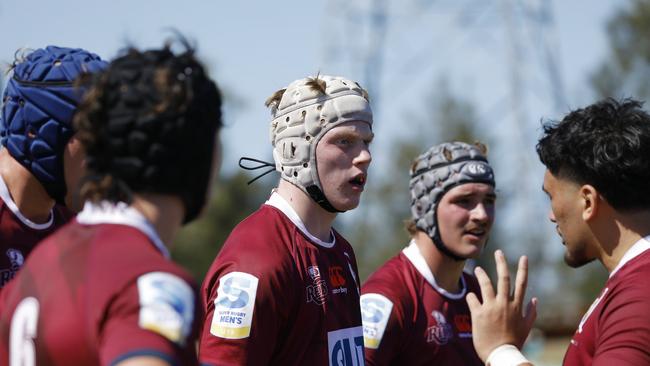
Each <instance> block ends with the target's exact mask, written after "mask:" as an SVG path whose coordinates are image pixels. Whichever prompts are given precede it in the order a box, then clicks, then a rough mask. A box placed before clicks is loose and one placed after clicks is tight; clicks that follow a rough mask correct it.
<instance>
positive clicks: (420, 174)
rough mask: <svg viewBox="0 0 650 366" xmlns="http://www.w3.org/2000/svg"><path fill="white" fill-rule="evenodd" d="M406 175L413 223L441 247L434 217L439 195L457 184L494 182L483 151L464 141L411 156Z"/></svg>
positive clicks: (448, 143) (440, 197)
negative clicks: (410, 164) (409, 168)
mask: <svg viewBox="0 0 650 366" xmlns="http://www.w3.org/2000/svg"><path fill="white" fill-rule="evenodd" d="M410 175H411V180H410V183H409V188H410V193H411V214H412V216H413V220H414V221H415V225H416V227H417V228H418V229H420V230H422V231H424V232H426V233H427V234H428V235H429V236H430V237H431V238H432V239H433V241H434V243H435V244H436V246H438V247H439V248H440V246H442V247H444V243H442V241H441V240H440V233H439V230H438V228H437V217H436V215H437V205H438V203H439V202H440V200H441V199H442V196H443V195H444V194H445V193H446V192H447V191H449V190H450V189H451V188H453V187H455V186H457V185H460V184H465V183H485V184H489V185H491V186H493V187H494V185H495V182H494V172H493V171H492V167H491V166H490V164H489V163H488V161H487V158H486V157H485V155H484V153H483V152H482V151H481V149H479V147H478V146H474V145H469V144H466V143H464V142H447V143H443V144H440V145H436V146H433V147H432V148H430V149H429V150H428V151H427V152H425V153H424V154H422V155H420V156H418V157H417V158H416V159H415V161H414V162H413V165H412V167H411V172H410Z"/></svg>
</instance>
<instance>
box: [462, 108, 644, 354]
mask: <svg viewBox="0 0 650 366" xmlns="http://www.w3.org/2000/svg"><path fill="white" fill-rule="evenodd" d="M537 153H538V155H539V158H540V160H541V161H542V163H543V164H544V165H545V166H546V173H545V175H544V184H543V189H544V192H546V194H547V195H548V197H549V198H550V201H551V210H550V214H549V219H550V220H551V221H552V222H553V223H554V224H555V225H556V228H557V232H558V234H559V235H560V238H561V239H562V243H563V244H564V246H565V252H564V261H565V262H566V263H567V264H568V265H569V266H571V267H574V268H577V267H580V266H583V265H585V264H587V263H590V262H592V261H594V260H598V261H599V262H600V263H601V265H602V266H603V267H605V269H606V270H607V271H608V272H609V278H608V279H607V282H606V283H605V284H604V287H603V289H602V291H601V292H600V295H599V296H598V297H597V298H596V299H595V300H594V302H593V303H592V305H591V306H590V308H589V309H588V310H587V312H586V313H585V314H584V316H583V317H582V320H581V321H580V323H579V324H578V328H577V329H576V331H575V333H574V335H573V338H572V339H571V343H570V344H569V345H568V349H567V352H566V354H565V356H564V362H563V363H564V365H566V366H578V365H648V364H650V348H648V344H650V317H648V307H650V282H649V281H648V278H649V277H650V250H648V249H650V241H649V240H650V237H649V236H648V235H650V195H648V188H647V185H648V181H650V159H648V157H649V156H650V115H648V113H647V112H646V111H644V110H643V109H642V104H641V102H639V101H636V100H632V99H625V100H620V101H618V100H614V99H606V100H602V101H599V102H597V103H595V104H593V105H590V106H588V107H585V108H581V109H577V110H574V111H572V112H570V113H569V114H568V115H566V116H565V117H564V119H562V120H561V121H560V122H557V123H555V122H551V123H547V124H545V125H544V135H543V136H542V138H541V139H540V140H539V143H538V144H537ZM496 258H497V270H498V273H499V281H498V284H497V291H496V293H495V291H494V289H493V288H492V285H491V284H490V281H489V279H488V278H487V276H486V275H485V272H483V271H482V270H481V269H478V270H477V272H476V275H477V276H478V278H479V282H480V284H481V293H482V295H483V303H482V304H481V303H480V302H479V300H478V299H476V298H475V297H473V296H468V298H467V301H468V303H469V306H470V309H471V311H472V325H473V327H474V344H475V346H476V350H477V352H478V354H479V356H481V358H482V359H483V360H486V361H487V362H488V363H489V364H491V365H492V366H502V365H519V364H523V365H526V364H530V363H529V362H528V361H527V360H526V359H525V358H524V357H523V355H522V354H521V352H520V351H519V350H518V348H519V347H520V346H521V344H522V343H523V338H525V337H526V335H527V334H528V331H529V330H530V327H531V326H532V320H533V319H534V314H535V309H534V306H529V307H528V312H527V315H525V316H524V315H523V314H522V310H523V308H524V306H523V303H524V293H525V285H526V279H527V262H526V259H525V258H522V259H521V260H520V263H519V269H518V272H517V278H516V280H515V290H514V294H512V296H510V295H511V294H510V293H509V291H510V286H509V281H510V279H509V275H508V271H507V265H506V262H505V257H504V255H503V253H500V252H499V253H497V254H496Z"/></svg>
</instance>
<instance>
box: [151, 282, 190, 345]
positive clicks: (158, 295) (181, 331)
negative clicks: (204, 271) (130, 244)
mask: <svg viewBox="0 0 650 366" xmlns="http://www.w3.org/2000/svg"><path fill="white" fill-rule="evenodd" d="M138 295H139V298H140V317H139V320H138V325H139V326H140V327H141V328H143V329H147V330H150V331H152V332H156V333H158V334H160V335H162V336H164V337H165V338H167V339H169V340H170V341H172V342H175V343H178V344H181V345H183V344H185V340H186V339H187V336H188V335H189V334H190V332H191V330H192V323H193V322H194V301H195V299H194V291H193V290H192V288H191V287H190V285H188V284H187V283H186V282H185V281H184V280H182V279H181V278H180V277H178V276H175V275H173V274H171V273H166V272H150V273H147V274H143V275H142V276H140V277H139V278H138Z"/></svg>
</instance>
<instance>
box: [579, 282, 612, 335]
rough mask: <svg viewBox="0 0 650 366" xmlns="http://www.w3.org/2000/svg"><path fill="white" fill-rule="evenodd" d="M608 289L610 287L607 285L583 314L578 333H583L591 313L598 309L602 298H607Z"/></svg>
mask: <svg viewBox="0 0 650 366" xmlns="http://www.w3.org/2000/svg"><path fill="white" fill-rule="evenodd" d="M607 291H609V287H605V289H604V290H603V293H601V294H600V296H598V297H597V298H596V300H594V302H593V303H592V304H591V306H589V309H588V310H587V312H586V313H585V315H583V316H582V319H580V324H579V325H578V330H577V333H582V327H584V325H585V323H586V322H587V319H589V315H591V313H593V312H594V309H596V307H597V306H598V304H600V302H601V301H602V299H603V298H605V295H606V294H607Z"/></svg>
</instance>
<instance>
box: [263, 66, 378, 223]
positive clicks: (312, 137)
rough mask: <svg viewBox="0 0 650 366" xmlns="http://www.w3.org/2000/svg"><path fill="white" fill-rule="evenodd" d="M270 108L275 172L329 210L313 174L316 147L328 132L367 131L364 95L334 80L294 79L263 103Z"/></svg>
mask: <svg viewBox="0 0 650 366" xmlns="http://www.w3.org/2000/svg"><path fill="white" fill-rule="evenodd" d="M267 106H270V107H271V114H272V120H271V131H270V132H271V136H270V137H271V143H272V144H273V159H274V160H275V169H276V170H277V171H279V172H280V174H281V176H282V179H285V180H287V181H289V182H290V183H292V184H294V185H296V186H297V187H299V188H300V189H302V190H303V191H305V192H306V193H307V194H309V195H310V196H311V197H312V199H314V201H316V202H317V203H319V204H320V205H321V206H322V207H323V208H325V209H327V210H328V211H332V212H339V211H338V210H337V209H336V208H334V207H332V206H331V204H330V203H329V201H328V200H327V198H326V197H325V195H324V194H323V187H322V186H321V183H320V179H319V177H318V171H317V169H316V145H317V144H318V142H319V141H320V139H321V138H322V137H323V135H325V133H327V131H329V130H331V129H332V128H334V127H336V126H338V125H340V124H342V123H345V122H351V121H363V122H366V123H368V124H369V125H371V126H372V111H371V109H370V103H369V101H368V93H367V92H366V91H365V90H364V89H363V88H362V87H361V86H360V85H359V84H358V83H357V82H355V81H352V80H348V79H346V78H343V77H338V76H326V75H321V76H316V77H307V78H304V79H299V80H296V81H294V82H292V83H291V84H289V86H287V87H286V88H285V89H281V90H279V91H277V92H276V93H275V94H274V95H273V96H272V97H271V98H269V99H268V100H267Z"/></svg>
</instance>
